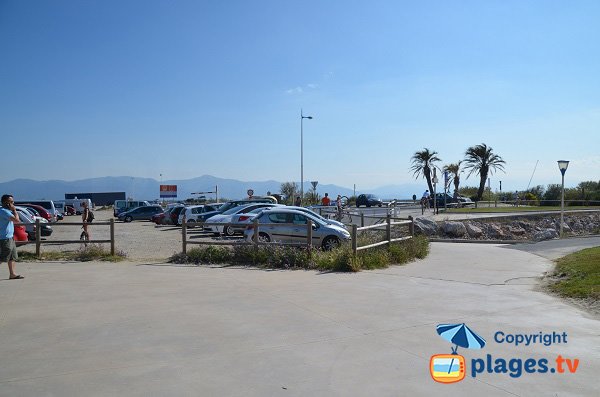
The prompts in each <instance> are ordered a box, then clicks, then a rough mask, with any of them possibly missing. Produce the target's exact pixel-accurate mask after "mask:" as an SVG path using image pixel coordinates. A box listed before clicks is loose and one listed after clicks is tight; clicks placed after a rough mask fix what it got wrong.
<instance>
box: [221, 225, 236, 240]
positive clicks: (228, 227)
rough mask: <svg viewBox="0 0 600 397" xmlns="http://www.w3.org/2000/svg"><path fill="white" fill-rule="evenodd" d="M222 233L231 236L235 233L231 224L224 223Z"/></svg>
mask: <svg viewBox="0 0 600 397" xmlns="http://www.w3.org/2000/svg"><path fill="white" fill-rule="evenodd" d="M223 234H224V235H226V236H228V237H231V236H233V235H234V234H235V230H233V226H231V225H225V227H224V228H223Z"/></svg>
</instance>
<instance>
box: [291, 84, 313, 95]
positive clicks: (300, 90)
mask: <svg viewBox="0 0 600 397" xmlns="http://www.w3.org/2000/svg"><path fill="white" fill-rule="evenodd" d="M317 88H319V85H318V84H315V83H308V84H306V85H305V86H304V87H301V86H298V87H295V88H290V89H289V90H285V93H286V94H288V95H297V94H298V95H299V94H302V93H304V92H305V91H307V90H316V89H317Z"/></svg>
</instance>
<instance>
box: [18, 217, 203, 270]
mask: <svg viewBox="0 0 600 397" xmlns="http://www.w3.org/2000/svg"><path fill="white" fill-rule="evenodd" d="M94 215H95V219H94V222H93V223H92V224H91V226H90V227H89V229H88V230H89V232H90V235H91V239H92V242H93V240H109V239H110V227H109V226H108V225H96V224H95V223H96V222H105V221H108V220H110V219H111V218H113V213H112V209H110V210H96V211H94ZM80 220H81V217H80V216H79V215H76V216H67V217H65V218H64V219H63V220H62V221H59V222H57V223H55V224H53V225H52V227H53V229H54V231H53V233H52V235H51V236H50V237H42V241H43V243H42V247H41V250H42V252H44V251H46V252H47V251H75V250H78V249H80V248H81V246H82V245H81V244H80V243H75V244H52V241H58V240H79V235H80V233H81V231H82V230H81V226H78V225H63V224H62V223H65V222H69V223H71V222H79V221H80ZM188 239H189V240H191V239H193V240H202V241H214V239H213V238H212V237H211V235H210V234H205V233H201V232H200V231H199V230H198V229H191V230H190V233H189V234H188ZM103 246H104V247H106V249H110V244H103ZM188 248H189V246H188ZM115 249H116V250H117V251H122V252H125V254H127V259H128V260H130V261H135V262H164V261H165V260H166V259H167V258H169V257H170V256H171V255H173V253H176V252H181V228H180V227H176V226H156V225H155V224H154V223H152V222H147V221H133V222H130V223H124V222H120V221H118V220H115ZM19 251H30V252H35V243H34V244H28V245H25V246H22V247H20V248H19Z"/></svg>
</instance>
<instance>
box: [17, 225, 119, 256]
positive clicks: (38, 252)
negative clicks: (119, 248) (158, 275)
mask: <svg viewBox="0 0 600 397" xmlns="http://www.w3.org/2000/svg"><path fill="white" fill-rule="evenodd" d="M22 225H25V224H22ZM92 225H94V226H96V225H98V226H110V240H86V241H82V240H42V231H41V222H40V220H39V219H36V220H35V240H34V241H27V242H25V241H24V242H20V243H19V245H28V244H35V255H36V256H37V257H38V258H40V257H41V247H42V245H43V244H84V243H86V244H91V243H110V254H111V255H114V254H115V221H114V219H111V220H109V221H108V222H94V223H88V224H87V226H88V227H90V226H92ZM56 226H61V227H62V226H80V227H81V226H83V223H82V222H60V223H58V222H55V223H52V227H53V228H54V227H56Z"/></svg>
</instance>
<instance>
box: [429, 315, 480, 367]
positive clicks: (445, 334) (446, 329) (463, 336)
mask: <svg viewBox="0 0 600 397" xmlns="http://www.w3.org/2000/svg"><path fill="white" fill-rule="evenodd" d="M436 330H437V333H438V334H439V335H440V336H441V337H442V338H444V339H446V340H447V341H448V342H450V343H453V344H455V345H456V346H455V347H453V348H452V354H458V353H456V350H458V346H460V347H464V348H466V349H481V348H482V347H483V346H485V339H483V338H482V337H481V336H479V335H477V334H476V333H475V332H473V331H472V330H471V329H470V328H469V327H467V325H466V324H465V323H462V324H440V325H438V326H437V327H436ZM453 363H454V359H452V361H451V362H450V367H449V368H448V373H450V369H451V368H452V364H453Z"/></svg>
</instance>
